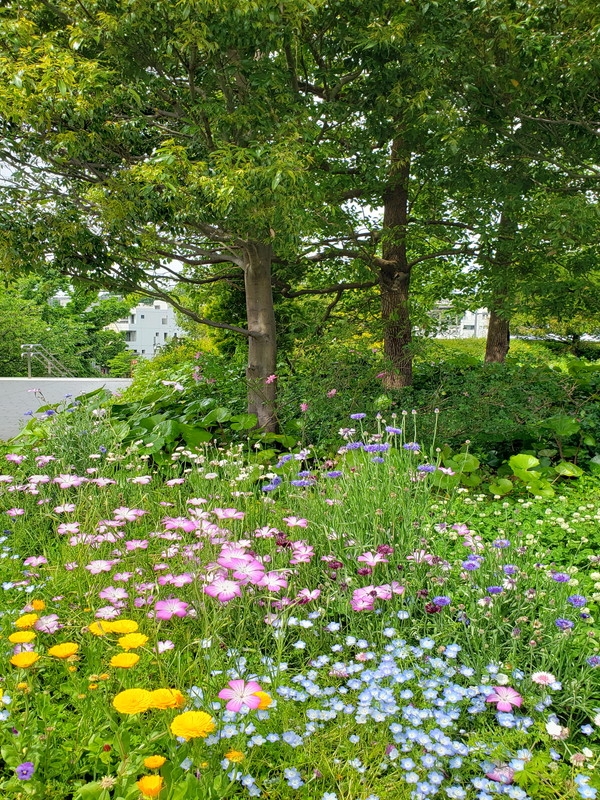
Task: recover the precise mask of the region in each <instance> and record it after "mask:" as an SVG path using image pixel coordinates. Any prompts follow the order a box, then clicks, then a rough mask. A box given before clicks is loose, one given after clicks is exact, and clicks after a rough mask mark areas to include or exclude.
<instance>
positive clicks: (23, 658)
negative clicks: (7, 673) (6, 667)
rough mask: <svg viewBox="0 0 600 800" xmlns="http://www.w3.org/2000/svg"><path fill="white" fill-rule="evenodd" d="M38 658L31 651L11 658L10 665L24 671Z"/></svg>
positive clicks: (38, 655) (37, 655) (37, 654)
mask: <svg viewBox="0 0 600 800" xmlns="http://www.w3.org/2000/svg"><path fill="white" fill-rule="evenodd" d="M39 657H40V654H39V653H33V652H31V651H27V652H25V653H17V654H16V655H14V656H13V657H12V658H11V660H10V663H11V664H13V665H14V666H15V667H21V668H23V669H25V667H30V666H31V665H32V664H35V662H36V661H37V660H38V658H39Z"/></svg>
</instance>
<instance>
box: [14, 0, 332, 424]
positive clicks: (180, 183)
mask: <svg viewBox="0 0 600 800" xmlns="http://www.w3.org/2000/svg"><path fill="white" fill-rule="evenodd" d="M313 12H314V6H313V5H312V4H311V3H309V2H304V1H303V0H297V2H293V3H288V4H280V5H279V6H274V7H273V8H270V7H269V8H267V7H263V8H260V7H258V6H257V5H256V4H240V3H238V2H234V1H233V0H230V1H229V2H225V3H222V4H220V5H219V7H218V8H217V7H215V5H214V3H212V2H205V1H204V0H187V1H186V2H183V3H179V4H173V3H171V2H167V0H162V1H161V0H159V1H158V2H156V1H155V0H153V2H149V0H138V1H137V2H135V3H133V4H132V3H129V2H125V0H119V1H118V2H115V3H107V2H105V0H86V2H82V3H77V4H72V3H69V2H66V0H57V2H55V3H52V4H50V3H47V2H45V0H26V2H23V3H20V4H19V6H18V8H17V7H16V6H15V7H12V8H11V9H8V10H6V11H5V17H4V21H5V26H6V27H5V37H4V38H5V54H4V55H3V57H2V59H1V60H0V75H1V76H2V79H3V80H2V83H3V88H2V89H1V90H0V112H1V114H2V138H3V141H4V151H3V157H4V160H5V161H6V162H7V163H8V164H10V165H11V166H12V167H13V170H14V171H13V173H12V175H11V176H10V177H9V178H8V179H6V178H5V179H4V180H3V184H4V188H3V197H4V203H3V206H4V207H3V214H2V220H1V221H0V227H1V229H2V234H1V243H2V249H3V251H4V254H3V262H4V264H5V267H8V266H9V265H10V268H11V269H30V268H31V267H32V266H33V267H34V268H37V269H38V270H41V269H43V268H44V266H45V265H47V264H48V261H49V260H51V261H52V264H53V266H54V267H55V268H56V269H57V270H59V271H60V272H61V274H63V275H66V276H69V277H71V278H77V280H78V281H80V282H83V283H88V284H89V285H90V286H104V287H107V288H109V289H111V290H113V291H115V292H119V293H129V292H132V291H140V292H143V293H144V294H146V295H148V296H150V297H158V298H161V299H166V300H168V301H169V302H171V303H172V305H173V306H174V307H175V308H176V309H178V310H179V311H181V312H183V313H185V314H187V315H188V316H190V317H191V318H192V319H194V320H195V321H197V322H200V323H202V324H205V325H209V326H213V327H216V328H221V329H224V330H229V331H233V332H235V333H236V334H238V335H241V336H243V337H245V338H246V339H247V341H248V365H247V372H246V374H247V382H248V410H249V411H250V412H254V413H256V415H257V417H258V422H259V424H260V425H261V426H262V427H264V428H266V429H273V428H274V427H275V425H276V419H275V405H274V403H275V383H266V378H267V377H268V376H269V375H270V374H274V373H275V365H276V330H275V315H274V311H273V302H272V289H271V284H272V277H271V273H272V261H273V253H274V252H275V253H277V255H278V256H279V257H280V258H287V257H289V255H290V253H291V252H293V251H294V250H295V248H296V246H297V243H298V241H299V238H300V236H301V234H302V233H305V232H307V231H310V230H311V228H313V227H314V215H313V213H312V212H313V211H314V208H315V206H319V207H320V205H321V203H320V200H319V198H318V197H316V196H315V191H314V189H313V187H312V186H311V185H310V184H309V182H308V180H307V170H306V164H307V156H306V153H305V152H304V150H303V148H302V144H303V136H304V135H306V137H307V138H308V139H309V140H310V138H311V136H314V135H316V133H317V131H316V129H315V124H314V121H313V120H311V117H310V114H309V109H307V108H306V106H305V105H303V104H302V103H299V102H298V99H297V97H296V95H295V93H294V91H293V87H292V85H291V83H290V80H289V76H288V73H287V69H286V68H285V53H286V51H288V50H289V48H290V47H292V43H293V40H294V37H295V34H296V31H297V29H298V27H299V26H300V25H301V23H302V21H303V20H304V19H306V18H307V17H308V16H309V15H310V14H312V13H313ZM239 272H241V274H242V275H243V279H244V287H245V298H246V326H245V327H244V326H239V325H232V324H229V323H226V322H217V321H215V320H210V319H205V318H204V317H202V316H201V315H200V314H199V313H198V311H197V310H195V309H192V308H187V307H184V306H183V305H182V303H181V302H180V299H179V296H178V294H177V292H176V291H174V287H175V285H176V283H178V282H179V283H181V282H183V283H184V284H189V285H207V286H208V285H211V284H213V283H215V282H218V281H221V280H228V279H230V278H231V276H236V275H238V274H239Z"/></svg>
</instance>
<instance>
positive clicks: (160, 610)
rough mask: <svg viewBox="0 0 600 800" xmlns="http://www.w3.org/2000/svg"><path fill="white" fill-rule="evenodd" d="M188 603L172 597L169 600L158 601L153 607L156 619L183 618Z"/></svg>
mask: <svg viewBox="0 0 600 800" xmlns="http://www.w3.org/2000/svg"><path fill="white" fill-rule="evenodd" d="M188 606H189V603H184V602H183V600H179V598H177V597H174V598H172V599H171V600H159V601H158V602H157V603H156V605H155V606H154V611H155V615H156V618H157V619H171V617H185V616H186V615H187V608H188Z"/></svg>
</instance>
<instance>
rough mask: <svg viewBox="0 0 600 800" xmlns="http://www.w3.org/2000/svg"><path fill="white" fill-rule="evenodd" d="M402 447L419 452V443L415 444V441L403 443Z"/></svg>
mask: <svg viewBox="0 0 600 800" xmlns="http://www.w3.org/2000/svg"><path fill="white" fill-rule="evenodd" d="M402 447H403V448H404V449H405V450H412V452H413V453H420V452H421V445H420V444H417V443H416V442H406V444H403V445H402Z"/></svg>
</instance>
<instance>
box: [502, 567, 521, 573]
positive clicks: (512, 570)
mask: <svg viewBox="0 0 600 800" xmlns="http://www.w3.org/2000/svg"><path fill="white" fill-rule="evenodd" d="M518 571H519V568H518V567H517V566H516V565H515V564H505V565H504V566H503V567H502V572H504V574H505V575H514V574H515V572H518Z"/></svg>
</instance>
